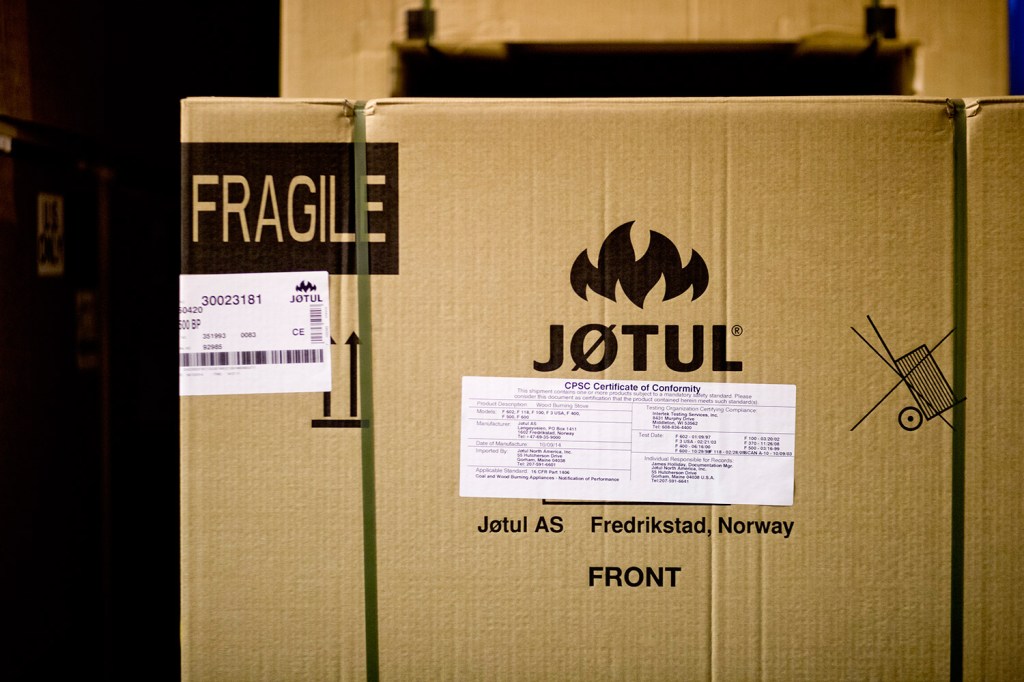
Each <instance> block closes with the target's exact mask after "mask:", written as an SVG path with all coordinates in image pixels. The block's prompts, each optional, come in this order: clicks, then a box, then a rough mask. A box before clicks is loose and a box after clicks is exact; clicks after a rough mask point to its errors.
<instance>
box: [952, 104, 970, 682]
mask: <svg viewBox="0 0 1024 682" xmlns="http://www.w3.org/2000/svg"><path fill="white" fill-rule="evenodd" d="M949 106H950V111H951V114H952V118H953V320H954V323H955V326H956V333H955V334H954V335H953V395H955V396H957V398H958V399H959V401H960V402H959V403H957V404H956V405H954V407H953V471H952V479H953V500H952V528H951V533H950V536H951V541H952V547H951V562H950V564H951V575H950V623H949V679H950V680H954V681H959V680H962V679H963V663H964V660H963V656H964V497H965V482H964V477H965V462H966V458H965V453H966V451H967V409H966V405H965V403H964V401H963V399H964V397H965V396H966V395H967V112H966V107H965V105H964V102H963V100H950V101H949Z"/></svg>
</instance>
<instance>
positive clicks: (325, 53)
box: [281, 0, 1009, 98]
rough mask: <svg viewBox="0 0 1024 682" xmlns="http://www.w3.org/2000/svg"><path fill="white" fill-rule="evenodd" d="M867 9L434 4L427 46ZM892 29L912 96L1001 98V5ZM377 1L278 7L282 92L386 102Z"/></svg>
mask: <svg viewBox="0 0 1024 682" xmlns="http://www.w3.org/2000/svg"><path fill="white" fill-rule="evenodd" d="M868 4H870V3H864V2H833V1H831V0H770V1H762V2H758V3H749V2H741V1H739V0H727V1H726V0H687V1H686V2H666V1H665V0H642V1H637V2H632V3H629V4H624V3H621V2H608V1H605V0H602V1H595V0H565V1H563V2H556V3H552V2H545V1H544V0H493V1H491V2H486V3H480V2H471V1H466V0H438V1H436V2H433V3H432V7H433V8H434V9H435V10H436V12H437V21H436V29H437V30H436V34H435V38H436V39H437V40H439V41H442V42H458V43H481V42H494V41H525V42H529V41H541V42H552V41H566V42H572V41H584V42H585V41H636V40H640V41H646V40H650V41H730V40H746V41H765V40H799V39H801V38H803V37H806V36H813V35H827V34H833V35H836V34H838V35H845V36H847V37H856V36H862V35H863V33H864V7H865V6H866V5H868ZM889 4H890V5H895V6H896V8H897V29H898V31H899V37H900V38H901V39H903V40H910V41H916V42H918V43H919V44H920V47H919V49H918V52H917V53H918V55H919V57H920V59H919V61H918V65H917V82H916V86H917V87H916V90H915V92H917V93H918V94H923V95H931V96H960V97H963V96H981V95H1003V94H1007V92H1008V90H1007V88H1008V85H1009V78H1008V76H1007V73H1008V62H1007V51H1008V40H1007V36H1008V33H1007V9H1006V3H1005V2H1003V0H984V1H983V2H974V3H970V4H968V3H957V2H950V1H948V0H946V1H944V2H935V0H901V1H900V2H894V3H889ZM420 5H422V3H419V2H410V3H405V4H399V5H397V6H394V7H387V6H384V5H383V4H382V3H377V2H365V1H364V2H347V3H337V2H332V1H330V0H288V1H287V2H283V3H282V6H281V94H282V95H284V96H285V97H359V98H369V97H386V96H389V95H392V94H393V88H392V86H393V83H394V80H395V79H394V73H393V71H394V69H395V66H396V64H395V59H394V56H393V55H392V54H390V44H391V43H392V42H393V41H398V40H403V39H405V37H406V35H405V11H406V10H408V9H411V8H416V7H419V6H420Z"/></svg>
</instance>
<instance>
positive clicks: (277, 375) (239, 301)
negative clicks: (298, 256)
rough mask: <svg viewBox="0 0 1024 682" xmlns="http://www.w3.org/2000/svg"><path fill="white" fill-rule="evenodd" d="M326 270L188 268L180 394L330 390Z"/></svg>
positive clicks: (181, 308)
mask: <svg viewBox="0 0 1024 682" xmlns="http://www.w3.org/2000/svg"><path fill="white" fill-rule="evenodd" d="M330 328H331V322H330V305H329V295H328V278H327V273H326V272H271V273H258V274H238V275H182V276H181V278H180V282H179V296H178V378H179V379H178V387H179V393H180V394H181V395H231V394H239V393H299V392H317V391H329V390H331V352H330V350H331V334H330Z"/></svg>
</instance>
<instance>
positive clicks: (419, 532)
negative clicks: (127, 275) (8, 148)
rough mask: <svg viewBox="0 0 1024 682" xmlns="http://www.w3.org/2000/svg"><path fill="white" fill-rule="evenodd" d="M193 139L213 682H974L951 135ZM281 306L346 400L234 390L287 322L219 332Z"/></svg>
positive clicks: (196, 594) (405, 130) (369, 122)
mask: <svg viewBox="0 0 1024 682" xmlns="http://www.w3.org/2000/svg"><path fill="white" fill-rule="evenodd" d="M982 111H983V112H984V108H983V109H982ZM982 115H984V113H983V114H982ZM182 140H183V142H184V144H183V157H182V158H183V165H182V173H183V179H182V195H183V205H182V215H183V226H182V249H183V255H182V271H183V273H185V277H183V280H182V288H183V292H185V291H186V289H187V292H188V293H187V294H186V293H183V295H182V324H181V325H179V327H182V326H184V327H189V329H188V330H185V331H182V332H181V333H182V334H183V335H184V339H185V340H184V341H183V344H185V345H184V346H183V348H184V354H183V355H182V358H183V359H182V360H181V362H182V364H186V365H188V366H187V367H185V368H184V369H183V376H184V375H188V374H189V373H192V374H202V375H204V376H205V378H204V379H203V381H206V382H208V383H206V384H204V386H206V388H204V389H201V390H197V389H196V386H197V385H198V384H197V383H194V382H196V381H198V379H196V378H195V377H187V376H186V377H185V378H183V381H182V386H183V392H184V393H193V392H198V393H207V394H205V395H185V396H183V398H182V401H181V424H182V460H181V464H182V469H181V472H182V473H181V476H182V479H181V491H182V506H181V513H182V537H181V541H182V565H181V568H182V656H183V659H182V668H183V673H184V676H185V678H186V679H195V680H201V679H217V680H226V679H353V678H363V677H367V676H369V677H375V676H377V675H378V674H379V675H380V676H381V677H383V678H386V679H409V678H415V679H673V680H678V679H716V680H717V679H721V680H736V679H778V680H796V679H804V680H821V679H836V678H854V679H860V678H873V679H946V678H948V677H949V676H950V674H951V671H952V672H953V673H954V676H955V674H957V673H958V672H959V669H960V666H961V665H962V662H961V659H960V652H961V651H963V642H964V639H965V635H964V634H963V631H962V629H961V628H962V625H963V623H965V622H966V623H967V624H968V625H970V626H971V627H972V628H974V626H975V625H978V627H981V626H980V624H979V623H978V622H977V621H976V620H975V615H973V614H974V610H975V608H976V607H977V608H982V607H981V606H979V604H988V603H990V602H989V601H988V600H989V599H990V596H989V595H988V594H987V593H985V594H983V593H982V592H984V590H986V589H989V588H987V587H982V588H981V590H982V592H979V591H978V590H976V589H975V588H974V587H973V586H974V585H975V584H976V583H972V582H970V581H971V577H970V576H969V577H968V578H967V580H968V585H969V586H971V589H970V592H969V594H968V600H967V607H968V611H969V615H968V616H966V617H965V616H964V600H963V597H962V596H961V595H962V593H963V592H962V590H963V584H964V582H963V581H964V578H963V572H962V567H963V566H964V554H965V549H964V542H963V534H962V533H961V531H960V530H958V529H962V528H963V523H962V519H963V517H964V504H965V503H964V495H963V492H962V491H963V485H964V480H965V478H964V469H963V463H964V459H965V449H969V448H974V447H979V443H980V442H984V441H985V436H984V435H982V434H981V433H976V434H974V435H972V436H971V437H970V439H969V440H967V441H966V443H965V441H964V439H963V437H962V436H963V434H964V433H965V423H964V422H965V411H964V410H965V405H967V404H971V403H970V401H968V402H965V400H966V399H969V398H970V399H973V395H972V394H971V392H972V391H974V390H977V391H979V392H985V393H988V392H989V391H990V389H989V388H988V387H987V386H985V385H984V384H974V383H971V384H965V383H964V370H965V368H966V356H967V353H966V345H965V339H966V335H965V334H963V331H964V330H965V329H966V315H967V312H966V310H967V308H966V306H967V298H966V295H965V293H966V289H965V286H964V285H965V282H964V276H965V274H966V263H965V262H964V260H963V259H962V258H961V256H962V255H963V254H964V253H965V251H964V243H965V239H966V233H965V221H964V217H965V214H964V210H963V209H964V207H965V206H966V203H965V202H966V192H965V186H966V185H965V181H966V156H965V140H966V122H965V115H964V109H963V107H962V106H959V105H955V104H950V103H947V102H946V101H944V100H928V99H914V98H876V99H867V100H856V99H773V100H768V99H765V100H708V101H699V100H685V101H684V100H645V101H627V100H621V101H615V100H602V101H581V100H563V101H468V100H464V101H430V100H379V101H376V102H371V103H369V104H368V105H366V106H365V108H361V107H356V106H354V105H353V104H352V103H349V102H344V101H290V100H245V99H192V100H186V101H185V102H184V104H183V115H182ZM364 156H365V169H363V168H362V164H363V160H362V159H363V157H364ZM363 192H365V200H366V203H365V204H364V203H363V201H362V199H363V197H362V194H363ZM364 220H365V228H366V234H365V235H364V236H361V237H359V238H358V239H357V236H356V234H355V231H356V228H357V226H360V225H363V224H364V223H362V221H364ZM360 229H363V228H361V227H360ZM360 248H365V249H366V251H365V252H364V253H366V256H367V257H366V258H365V259H360V258H358V257H357V256H358V252H359V249H360ZM322 272H327V273H329V275H318V274H316V273H322ZM226 273H236V274H246V273H248V274H250V275H253V274H258V273H262V274H259V276H256V277H250V278H241V279H239V278H236V279H231V278H229V279H227V280H206V279H202V276H207V275H221V276H224V275H225V274H226ZM273 273H296V274H289V275H274V274H273ZM298 273H301V275H300V274H298ZM279 277H283V278H284V279H283V280H278V279H277V278H279ZM289 278H290V279H289ZM271 281H274V282H278V281H284V282H285V289H287V292H288V293H290V294H291V295H292V296H294V297H296V298H295V299H293V300H295V301H297V302H298V303H301V304H305V303H309V305H311V306H312V305H314V303H312V302H311V301H315V297H317V296H321V297H322V298H321V301H320V303H323V304H325V305H327V304H329V314H330V323H329V330H330V339H327V338H326V337H325V338H324V339H322V340H320V341H317V342H316V343H318V344H320V345H315V344H314V346H310V345H308V344H307V345H306V346H305V347H304V348H305V349H306V350H305V351H303V352H307V351H309V352H313V353H314V355H303V356H302V357H303V358H307V359H308V358H315V359H319V358H320V355H318V354H317V352H318V351H320V350H324V349H327V350H328V352H327V357H329V358H330V364H331V373H330V379H329V383H328V384H326V385H323V384H317V383H316V381H313V383H302V382H300V383H299V384H295V383H290V382H291V381H292V380H291V378H290V376H289V375H288V372H285V373H284V377H283V378H281V376H278V377H277V378H276V379H272V380H269V381H270V382H271V383H270V385H269V388H268V387H267V386H266V385H263V387H262V388H261V385H259V384H258V383H254V384H247V385H245V386H242V387H240V386H241V384H239V383H238V381H239V379H240V378H241V380H242V381H243V383H244V379H245V377H246V376H251V375H252V372H254V371H255V370H256V369H259V368H258V367H256V366H255V365H257V364H259V363H257V362H255V361H253V360H252V358H254V357H256V356H252V355H250V356H244V357H243V355H241V353H242V352H243V351H242V350H235V348H234V347H233V346H230V344H231V343H239V342H240V341H239V338H236V337H241V336H242V335H243V334H244V333H252V334H255V333H256V332H245V330H246V329H248V327H246V326H244V325H248V324H256V323H257V322H258V321H259V320H254V319H253V318H251V317H250V318H246V321H245V322H244V323H243V322H239V323H237V324H236V323H226V322H222V321H218V320H222V319H223V318H217V317H214V315H215V313H216V314H220V313H221V312H222V309H224V308H226V307H231V306H230V305H226V304H230V303H232V301H233V302H234V303H241V304H246V302H247V301H248V303H249V304H254V303H255V304H257V305H255V306H253V307H255V308H256V309H257V314H256V317H257V318H261V319H262V320H263V321H264V322H266V321H267V320H270V321H271V322H274V321H275V320H276V319H277V317H278V315H279V313H278V312H277V310H278V309H277V308H275V309H273V310H270V309H269V307H268V309H267V310H266V311H263V310H261V309H260V305H261V304H260V301H262V300H263V299H261V298H259V297H260V296H264V297H266V298H267V300H268V301H269V295H267V294H261V293H257V292H258V291H263V290H262V289H260V287H262V286H264V284H267V286H269V284H268V283H270V282H271ZM218 282H226V283H227V284H225V286H224V287H220V285H219V284H217V283H218ZM314 286H316V287H317V289H316V290H315V291H314V290H313V287H314ZM325 287H326V289H327V292H325V290H324V289H325ZM324 293H328V294H329V297H323V296H322V295H323V294H324ZM202 296H206V299H205V303H206V305H205V307H204V306H203V305H202V304H201V302H200V300H199V299H200V297H202ZM235 307H236V308H241V307H245V306H244V305H237V306H235ZM283 307H287V306H283ZM217 309H221V310H217ZM282 309H283V308H282ZM320 314H321V313H319V312H318V313H317V315H320ZM992 314H994V315H996V316H998V314H999V313H998V311H997V310H993V311H992ZM280 315H281V319H284V313H280ZM316 319H317V322H316V324H313V322H310V324H309V327H308V328H305V327H303V325H298V326H294V325H292V324H291V323H287V322H282V324H284V325H285V326H288V328H289V329H290V330H291V333H293V334H296V335H298V334H299V333H300V329H305V331H303V332H302V333H303V334H308V333H314V332H315V329H319V327H318V326H317V325H319V324H320V322H319V320H320V318H319V317H317V318H316ZM218 324H219V325H221V326H220V327H218V326H217V325H218ZM303 324H304V323H303ZM197 325H198V327H197ZM232 325H235V326H232ZM239 325H241V326H239ZM253 328H255V327H253ZM197 329H198V331H200V332H201V333H203V334H207V333H208V334H211V337H210V338H207V339H201V338H199V336H196V335H192V336H190V335H189V334H193V333H195V332H196V331H197ZM207 330H208V331H207ZM310 330H313V331H310ZM285 333H286V334H287V333H288V331H287V330H286V332H285ZM217 334H223V336H216V335H217ZM958 334H959V335H958ZM296 338H298V336H297V337H296ZM329 341H333V342H334V343H333V344H331V345H328V344H329ZM303 343H306V341H303ZM992 343H993V344H994V345H995V346H996V347H999V348H1001V347H1002V346H1001V345H1000V344H1002V343H1003V341H1002V340H1000V339H999V338H993V340H992ZM189 344H196V345H189ZM207 345H209V346H210V347H209V348H207V347H206V346H207ZM217 346H220V347H217ZM250 348H251V347H250ZM311 348H313V349H314V350H313V351H310V350H309V349H311ZM232 353H239V354H238V355H231V354H232ZM266 353H267V355H264V356H262V357H263V358H264V359H263V360H262V361H261V362H262V363H263V364H264V365H273V364H274V361H273V360H269V361H268V360H267V358H270V357H271V355H270V351H266ZM276 357H278V358H279V368H280V367H285V368H287V367H292V368H298V366H299V364H303V363H296V364H288V362H289V361H287V360H285V359H284V358H286V357H291V356H286V355H279V356H276ZM296 357H298V356H296ZM1007 357H1008V355H1007ZM204 358H205V360H204ZM245 358H248V365H249V369H240V368H239V367H237V366H236V365H232V364H231V363H238V362H244V361H245ZM310 364H317V365H318V366H322V364H321V363H310ZM467 377H469V379H466V378H467ZM274 381H278V382H279V383H278V384H274V383H273V382H274ZM304 381H305V379H303V382H304ZM320 381H322V378H321V379H320ZM275 386H276V388H275ZM211 387H212V388H211ZM218 387H221V388H218ZM271 391H286V392H271ZM218 393H220V394H218ZM707 396H711V399H712V400H711V403H714V405H712V404H711V403H705V402H701V401H702V400H707ZM1007 404H1012V401H1007ZM623 406H624V407H623ZM616 409H621V410H623V411H624V412H625V413H627V414H632V418H633V419H634V423H633V426H631V427H621V428H620V425H621V423H623V420H622V418H620V416H619V415H616V414H613V413H612V412H613V411H614V410H616ZM711 413H713V414H711ZM588 415H590V418H589V421H587V420H588ZM1004 416H1005V415H1004ZM637 419H640V421H639V422H638V421H636V420H637ZM644 420H646V421H644ZM967 433H970V432H967ZM508 434H511V435H508ZM623 434H625V435H623ZM996 437H997V436H996ZM474 438H480V440H477V441H474V440H472V439H474ZM588 439H589V440H588ZM616 440H618V441H620V442H618V443H615V442H613V441H616ZM582 441H586V442H582ZM655 441H657V443H656V444H654V443H655ZM649 443H651V444H650V445H649ZM599 448H600V449H604V450H608V449H617V450H618V451H619V452H618V453H617V454H614V455H612V454H609V453H608V452H607V451H605V452H595V450H597V449H599ZM987 452H990V454H991V456H993V457H1003V458H1005V457H1008V455H1007V454H1006V453H1005V451H1000V450H999V448H998V447H995V448H990V450H988V451H987ZM966 454H967V456H968V461H972V460H970V454H971V453H970V452H969V451H968V452H967V453H966ZM622 462H626V464H625V465H622V464H621V463H622ZM622 468H626V469H628V471H627V472H625V473H624V472H623V471H612V472H611V473H601V474H598V473H596V470H597V469H622ZM477 474H480V475H479V476H478V475H477ZM492 474H493V475H494V478H493V479H489V478H488V476H489V475H492ZM503 476H504V477H505V478H504V480H502V478H501V477H503ZM588 477H589V479H588ZM631 477H632V479H636V480H632V479H631ZM608 479H616V480H608ZM979 485H980V486H982V488H981V489H976V486H979ZM986 485H987V484H985V483H984V479H970V485H969V486H968V490H969V495H970V497H971V498H977V497H984V496H988V497H989V498H991V504H993V505H996V506H998V505H1000V504H1005V505H1010V506H1011V507H1013V509H1014V510H1016V511H1015V512H1014V513H1019V502H1017V501H1015V500H1016V497H1015V495H1016V493H1015V491H1013V490H1012V489H1011V488H1012V486H1009V485H1007V486H1005V487H1001V488H999V489H998V490H995V489H988V488H986V487H985V486H986ZM993 496H998V499H995V498H994V497H993ZM972 509H974V508H972ZM971 513H972V514H973V513H974V512H973V511H972V512H971ZM975 530H976V527H972V528H971V531H972V532H973V531H975ZM969 538H970V540H969V546H970V547H971V550H972V551H973V550H974V549H976V548H977V549H978V550H979V551H985V549H986V548H984V547H982V546H980V545H984V544H985V543H986V542H988V540H980V539H979V538H978V537H977V536H975V535H970V534H969ZM993 542H997V543H998V542H1003V541H1002V540H993ZM1001 547H1003V549H1002V550H1001V551H1003V554H1001V556H1003V557H1008V554H1007V553H1006V552H1007V551H1008V550H1007V549H1006V545H1001ZM1007 560H1009V559H1008V558H1007ZM986 561H987V560H986V559H984V558H982V557H978V558H972V559H971V560H970V561H968V562H967V568H968V569H971V570H973V569H974V568H976V567H977V564H978V563H981V564H985V562H986ZM1016 565H1017V564H1014V566H1016ZM985 570H986V571H992V574H991V575H992V577H991V580H994V581H995V583H992V582H986V583H984V585H1001V584H1002V583H1000V582H999V581H1001V580H1004V579H1006V574H1004V573H1000V570H1001V569H999V568H998V567H996V568H992V567H991V566H988V565H987V564H986V565H985ZM1013 570H1016V569H1013ZM1008 608H1009V611H1008V613H1010V614H1011V616H1013V617H1016V618H1018V619H1019V608H1017V607H1008ZM985 627H987V628H988V630H986V632H989V631H991V630H992V627H993V623H992V621H991V619H989V620H988V621H986V625H985ZM978 636H981V635H978V634H977V633H976V632H975V631H974V630H973V629H972V631H971V632H969V633H968V634H967V635H966V640H967V641H968V642H969V643H971V644H972V649H971V652H970V655H971V657H972V658H969V659H968V660H969V666H970V669H971V670H974V671H984V670H997V669H998V670H1008V669H1009V667H1008V666H1009V664H1008V663H1007V662H1006V661H1005V660H999V661H996V658H993V659H992V660H993V661H994V662H993V664H992V665H993V666H996V667H995V668H987V667H986V663H985V658H986V657H988V656H996V657H998V654H994V653H992V652H991V651H990V647H992V646H994V645H995V643H992V644H990V643H989V642H988V641H986V642H984V644H979V646H978V648H976V649H975V648H973V644H974V643H975V642H976V641H977V640H976V639H975V638H976V637H978Z"/></svg>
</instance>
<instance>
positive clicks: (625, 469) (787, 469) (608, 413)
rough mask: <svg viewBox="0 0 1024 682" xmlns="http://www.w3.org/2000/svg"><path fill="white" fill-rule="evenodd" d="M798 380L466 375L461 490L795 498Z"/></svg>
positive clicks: (686, 498) (597, 496)
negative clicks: (744, 381) (695, 380)
mask: <svg viewBox="0 0 1024 682" xmlns="http://www.w3.org/2000/svg"><path fill="white" fill-rule="evenodd" d="M795 431H796V386H792V385H783V384H717V383H685V382H654V381H613V380H604V379H600V380H596V381H595V380H591V379H586V380H583V379H580V380H568V379H547V378H545V379H512V378H497V377H463V379H462V471H461V479H460V492H461V494H462V495H463V496H464V497H526V498H543V499H565V500H608V501H630V502H689V503H707V504H712V503H714V504H765V505H791V504H793V451H794V442H795Z"/></svg>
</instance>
